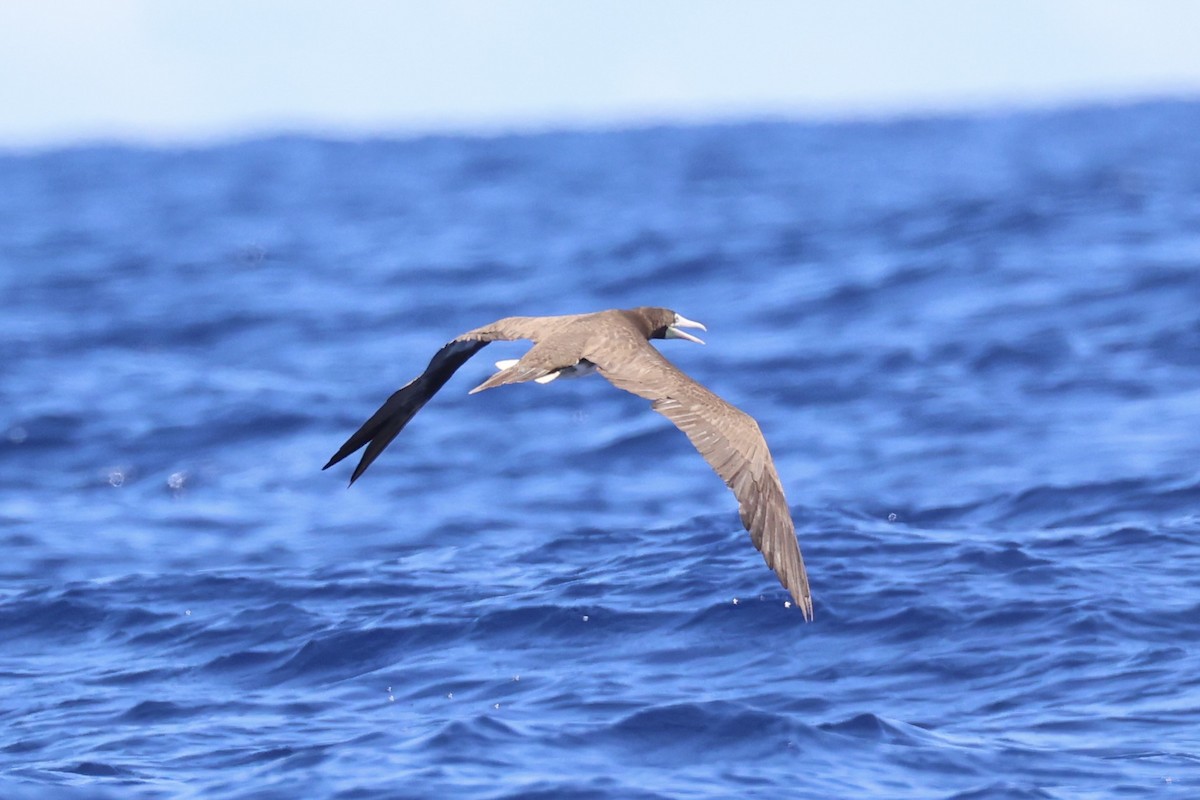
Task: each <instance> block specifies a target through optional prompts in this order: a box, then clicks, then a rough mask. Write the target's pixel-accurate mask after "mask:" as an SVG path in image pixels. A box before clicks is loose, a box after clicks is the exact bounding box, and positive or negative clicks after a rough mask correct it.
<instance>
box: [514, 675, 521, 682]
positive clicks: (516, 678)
mask: <svg viewBox="0 0 1200 800" xmlns="http://www.w3.org/2000/svg"><path fill="white" fill-rule="evenodd" d="M513 680H514V681H519V680H521V676H520V675H513Z"/></svg>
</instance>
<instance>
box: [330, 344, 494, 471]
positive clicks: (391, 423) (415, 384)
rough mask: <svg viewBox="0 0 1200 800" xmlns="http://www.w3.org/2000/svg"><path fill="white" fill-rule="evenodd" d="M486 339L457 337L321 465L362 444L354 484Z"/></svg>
mask: <svg viewBox="0 0 1200 800" xmlns="http://www.w3.org/2000/svg"><path fill="white" fill-rule="evenodd" d="M485 345H487V342H480V341H458V340H455V341H453V342H450V343H449V344H447V345H445V346H444V347H443V348H442V349H441V350H439V351H438V352H437V354H436V355H434V357H433V358H432V359H431V360H430V362H429V366H428V367H426V368H425V372H423V373H421V375H420V376H419V377H417V378H416V379H415V380H412V381H409V382H408V383H407V384H406V385H405V386H403V387H401V388H400V389H398V390H397V391H395V392H393V393H392V396H391V397H389V398H388V399H387V402H385V403H384V404H383V405H382V406H380V407H379V410H378V411H376V412H375V413H374V414H372V415H371V418H370V419H368V420H367V421H366V422H364V423H363V424H362V426H361V427H359V429H358V430H357V431H355V432H354V434H353V435H351V437H350V438H349V439H347V440H346V442H345V443H344V444H343V445H342V446H341V447H340V448H338V451H337V452H336V453H334V454H333V457H332V458H330V459H329V462H328V463H327V464H325V466H324V467H322V468H321V469H329V468H330V467H332V466H333V465H334V464H336V463H338V462H339V461H341V460H342V459H344V458H345V457H346V456H348V455H350V454H351V453H353V452H354V451H356V450H358V449H359V448H360V447H362V446H363V445H366V447H367V449H366V450H365V451H363V455H362V458H361V459H360V460H359V462H358V466H357V467H355V468H354V474H353V475H351V476H350V483H351V485H353V484H354V482H355V481H356V480H358V478H359V476H360V475H362V474H363V472H365V471H366V469H367V467H369V466H371V464H372V463H373V462H374V461H375V459H376V458H378V457H379V454H380V453H382V452H383V451H384V449H385V448H386V447H387V446H388V445H389V444H391V443H392V440H393V439H395V438H396V436H397V434H399V433H400V431H402V430H404V426H405V425H407V424H408V422H409V420H411V419H412V418H413V415H415V414H416V413H417V412H418V411H420V410H421V408H422V407H423V406H424V405H425V404H426V403H428V402H429V399H430V398H431V397H433V396H434V395H435V394H437V393H438V390H439V389H441V388H442V387H443V386H444V385H445V384H446V381H448V380H450V376H451V375H453V374H454V373H455V371H456V370H457V369H458V368H459V367H461V366H462V365H463V364H465V363H466V362H467V359H469V358H470V357H471V356H473V355H475V354H476V353H477V352H479V350H480V349H482V348H483V347H484V346H485Z"/></svg>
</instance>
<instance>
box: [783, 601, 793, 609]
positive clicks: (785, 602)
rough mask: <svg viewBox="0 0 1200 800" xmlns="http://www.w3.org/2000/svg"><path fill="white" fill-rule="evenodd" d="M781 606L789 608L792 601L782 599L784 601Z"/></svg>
mask: <svg viewBox="0 0 1200 800" xmlns="http://www.w3.org/2000/svg"><path fill="white" fill-rule="evenodd" d="M783 607H784V608H791V607H792V601H791V600H784V601H783Z"/></svg>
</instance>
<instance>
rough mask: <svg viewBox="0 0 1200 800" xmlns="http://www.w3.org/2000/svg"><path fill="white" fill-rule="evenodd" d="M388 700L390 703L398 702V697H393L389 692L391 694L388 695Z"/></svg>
mask: <svg viewBox="0 0 1200 800" xmlns="http://www.w3.org/2000/svg"><path fill="white" fill-rule="evenodd" d="M388 702H389V703H394V702H396V698H394V697H392V696H391V695H390V694H389V695H388Z"/></svg>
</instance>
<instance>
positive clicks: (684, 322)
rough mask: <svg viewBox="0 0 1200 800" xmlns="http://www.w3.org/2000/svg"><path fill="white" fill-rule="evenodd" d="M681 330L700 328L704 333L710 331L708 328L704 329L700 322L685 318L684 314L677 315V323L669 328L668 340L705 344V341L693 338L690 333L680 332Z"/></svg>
mask: <svg viewBox="0 0 1200 800" xmlns="http://www.w3.org/2000/svg"><path fill="white" fill-rule="evenodd" d="M680 328H699V329H700V330H702V331H706V330H708V328H706V327H704V326H703V325H701V324H700V323H699V322H696V321H694V320H690V319H688V318H687V317H685V316H683V315H682V314H676V315H675V322H674V323H673V324H671V325H669V326H668V327H667V336H666V338H668V339H687V340H688V341H689V342H695V343H696V344H704V340H703V339H701V338H699V337H697V336H692V335H691V334H690V333H684V332H683V331H681V330H679V329H680Z"/></svg>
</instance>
